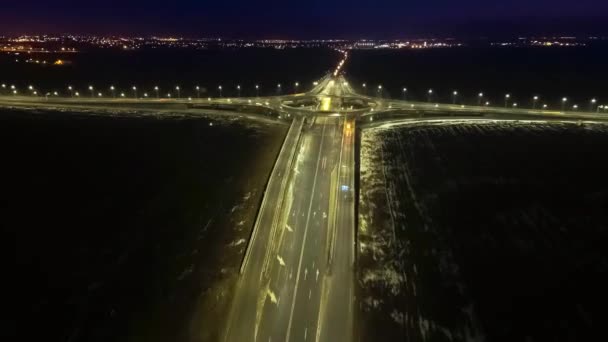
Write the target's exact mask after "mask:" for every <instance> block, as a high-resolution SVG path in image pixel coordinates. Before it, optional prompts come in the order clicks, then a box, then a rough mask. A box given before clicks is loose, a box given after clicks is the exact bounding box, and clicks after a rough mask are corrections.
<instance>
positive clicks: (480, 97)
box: [362, 83, 608, 112]
mask: <svg viewBox="0 0 608 342" xmlns="http://www.w3.org/2000/svg"><path fill="white" fill-rule="evenodd" d="M362 88H363V90H364V92H365V93H367V84H366V83H363V84H362ZM377 93H378V96H380V97H382V93H383V87H382V85H381V84H379V85H378V88H377ZM401 94H402V99H403V100H404V101H407V95H408V89H407V88H406V87H403V88H402V90H401ZM434 94H435V91H434V90H433V89H429V90H428V91H427V102H429V103H430V102H432V101H433V96H434ZM459 95H460V93H459V92H458V90H454V91H452V104H454V105H455V104H456V102H457V101H458V97H459ZM511 100H512V96H511V94H505V97H504V107H505V108H508V107H509V105H511V106H512V107H514V108H517V107H519V104H518V103H517V102H510V101H511ZM539 100H540V96H538V95H534V96H533V97H532V109H537V106H538V102H539ZM568 101H569V100H568V98H567V97H564V98H562V99H561V111H562V112H563V111H565V110H566V109H568V107H567V103H568ZM597 104H598V101H597V99H595V98H592V99H591V100H589V111H590V112H593V111H594V110H596V111H597V112H599V111H600V110H604V109H608V105H599V106H598V105H597ZM477 105H478V106H482V105H485V106H489V105H490V102H489V101H487V100H486V99H485V96H484V93H483V92H480V93H479V94H477ZM540 108H542V109H547V108H548V105H547V104H542V106H541V107H540ZM571 109H572V110H578V109H579V105H577V104H573V105H572V107H571Z"/></svg>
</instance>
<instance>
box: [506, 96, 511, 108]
mask: <svg viewBox="0 0 608 342" xmlns="http://www.w3.org/2000/svg"><path fill="white" fill-rule="evenodd" d="M510 98H511V94H507V95H505V108H507V106H508V105H509V99H510Z"/></svg>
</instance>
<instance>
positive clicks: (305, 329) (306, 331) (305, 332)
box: [304, 328, 308, 340]
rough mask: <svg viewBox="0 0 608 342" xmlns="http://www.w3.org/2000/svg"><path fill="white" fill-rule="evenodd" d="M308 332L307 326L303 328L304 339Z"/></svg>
mask: <svg viewBox="0 0 608 342" xmlns="http://www.w3.org/2000/svg"><path fill="white" fill-rule="evenodd" d="M307 333H308V328H304V339H305V340H306V334H307Z"/></svg>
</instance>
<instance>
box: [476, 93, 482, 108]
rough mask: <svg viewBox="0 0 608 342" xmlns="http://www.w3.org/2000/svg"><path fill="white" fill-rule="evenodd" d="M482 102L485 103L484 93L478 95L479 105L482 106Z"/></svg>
mask: <svg viewBox="0 0 608 342" xmlns="http://www.w3.org/2000/svg"><path fill="white" fill-rule="evenodd" d="M481 101H483V93H479V94H477V105H478V106H481Z"/></svg>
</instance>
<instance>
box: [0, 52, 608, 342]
mask: <svg viewBox="0 0 608 342" xmlns="http://www.w3.org/2000/svg"><path fill="white" fill-rule="evenodd" d="M342 53H343V54H344V59H343V60H342V61H341V62H340V63H339V65H338V67H337V68H336V70H335V71H334V72H333V73H332V74H329V75H327V76H325V77H324V78H322V79H320V80H319V81H317V82H315V84H313V87H312V89H311V90H310V91H308V92H305V93H299V94H291V95H284V96H272V97H255V98H208V99H190V98H186V99H130V100H129V99H108V98H88V99H85V98H60V97H50V98H45V97H34V96H0V106H9V107H36V108H59V109H64V108H67V109H78V110H79V109H87V110H88V109H90V110H99V109H103V110H109V111H116V110H125V111H150V112H156V113H159V115H162V114H163V113H166V114H175V113H181V114H187V115H231V116H247V117H251V118H254V119H265V120H285V121H287V122H291V127H290V129H289V132H288V134H287V136H286V138H285V140H284V143H283V146H282V148H281V151H280V153H279V155H278V157H277V160H276V162H275V166H274V168H273V170H272V172H271V175H270V178H269V182H268V185H267V188H266V191H265V193H264V199H263V202H262V205H261V208H260V211H259V214H258V217H257V220H256V223H255V226H254V229H253V232H252V235H251V239H250V241H249V243H248V246H247V249H246V253H245V256H244V258H243V262H242V265H241V274H240V277H239V279H238V282H237V285H236V288H235V292H234V296H233V297H232V303H231V309H230V314H229V317H228V318H227V320H226V326H225V329H224V336H223V340H224V341H265V342H266V341H268V342H271V341H355V340H356V336H357V331H356V329H355V323H354V310H355V309H354V308H355V296H354V284H355V279H354V262H355V257H354V252H355V229H356V227H355V201H356V193H355V189H354V187H355V175H356V170H355V153H356V151H355V139H356V134H355V132H356V131H355V128H356V127H355V125H361V124H363V123H365V124H369V123H370V122H371V123H374V122H378V123H379V122H391V121H400V120H421V119H422V120H424V119H436V118H438V117H454V116H455V117H461V118H465V119H466V118H469V119H470V118H472V117H473V118H476V119H478V118H480V117H485V118H511V119H522V118H523V119H525V118H539V117H543V118H552V119H555V118H557V119H560V118H565V117H568V118H570V119H577V120H585V119H589V120H600V119H603V118H602V117H601V116H598V115H596V114H595V113H584V112H577V113H572V112H569V113H562V112H556V111H546V110H532V109H522V108H517V109H514V108H508V109H507V108H502V107H485V106H462V105H448V104H434V103H422V102H411V101H397V100H390V99H381V98H375V97H369V96H363V95H360V94H357V92H355V90H354V89H353V88H352V87H351V85H350V84H349V82H348V81H347V80H346V79H345V78H344V76H343V75H342V74H341V73H340V69H341V67H342V65H343V64H344V62H343V61H344V60H345V59H346V58H347V53H345V52H342Z"/></svg>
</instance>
